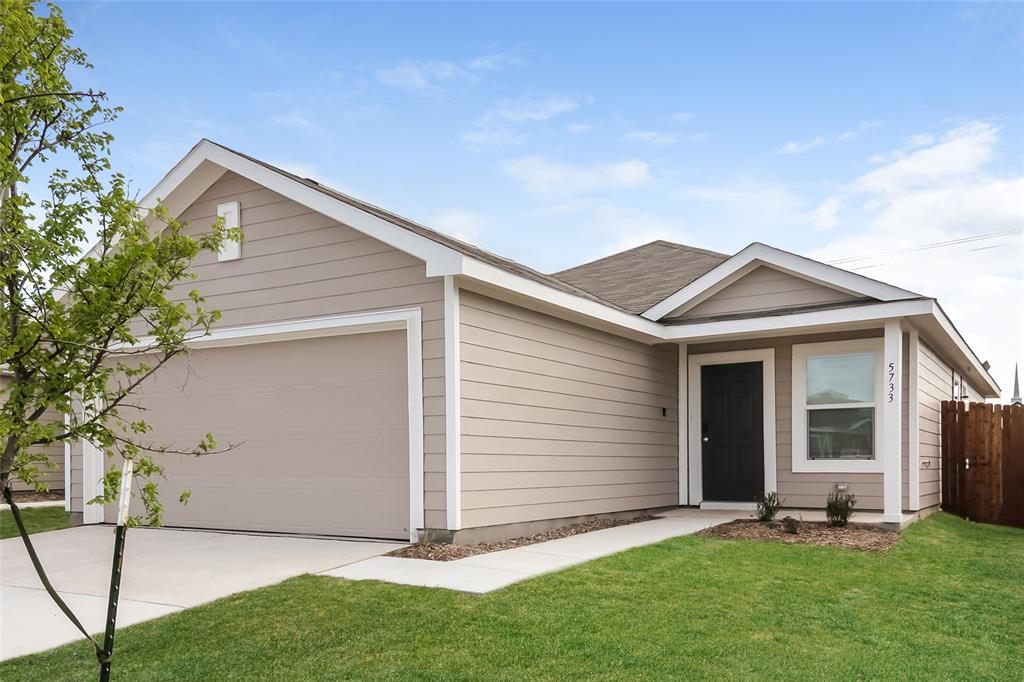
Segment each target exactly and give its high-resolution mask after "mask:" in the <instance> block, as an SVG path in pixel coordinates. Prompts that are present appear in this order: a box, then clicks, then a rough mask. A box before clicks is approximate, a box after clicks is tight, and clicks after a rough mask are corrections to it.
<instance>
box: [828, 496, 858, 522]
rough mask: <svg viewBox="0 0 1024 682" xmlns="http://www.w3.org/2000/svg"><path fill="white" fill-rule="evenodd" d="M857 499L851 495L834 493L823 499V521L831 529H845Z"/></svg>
mask: <svg viewBox="0 0 1024 682" xmlns="http://www.w3.org/2000/svg"><path fill="white" fill-rule="evenodd" d="M856 504H857V498H856V497H855V496H854V495H853V494H852V493H847V492H843V491H839V490H837V491H835V492H831V493H829V494H828V497H827V498H825V520H826V521H827V522H828V525H830V526H832V527H833V528H845V527H846V525H847V524H848V523H849V522H850V517H851V516H853V507H854V506H855V505H856Z"/></svg>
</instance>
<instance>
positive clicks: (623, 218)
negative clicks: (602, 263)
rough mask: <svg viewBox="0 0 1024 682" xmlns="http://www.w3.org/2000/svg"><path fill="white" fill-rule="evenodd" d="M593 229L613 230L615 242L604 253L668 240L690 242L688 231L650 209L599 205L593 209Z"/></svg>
mask: <svg viewBox="0 0 1024 682" xmlns="http://www.w3.org/2000/svg"><path fill="white" fill-rule="evenodd" d="M588 222H591V223H592V225H591V227H592V228H593V229H596V230H597V231H599V232H603V233H609V234H611V235H613V236H612V238H611V241H609V242H608V243H607V244H605V245H604V247H603V249H602V254H601V255H604V256H608V255H611V254H613V253H619V252H620V251H625V250H626V249H632V248H633V247H635V246H641V245H643V244H649V243H650V242H653V241H657V240H659V239H664V240H666V241H670V242H677V243H686V242H687V241H688V239H687V237H686V234H685V233H684V232H683V231H682V230H681V229H679V227H678V226H676V225H673V224H671V223H669V222H667V221H665V220H663V219H662V218H660V217H658V216H656V215H654V214H651V213H648V212H646V211H637V210H631V209H626V208H619V207H611V206H599V207H596V208H595V209H594V210H593V211H592V217H591V219H590V221H588Z"/></svg>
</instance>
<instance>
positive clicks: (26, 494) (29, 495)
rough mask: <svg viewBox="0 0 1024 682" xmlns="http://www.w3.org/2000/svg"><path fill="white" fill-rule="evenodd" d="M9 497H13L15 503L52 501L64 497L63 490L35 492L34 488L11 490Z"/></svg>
mask: <svg viewBox="0 0 1024 682" xmlns="http://www.w3.org/2000/svg"><path fill="white" fill-rule="evenodd" d="M11 497H13V498H14V502H15V504H20V503H22V502H53V501H57V500H63V499H64V493H63V492H59V493H58V492H53V491H52V490H51V491H47V492H45V493H37V492H36V491H34V490H21V491H18V490H12V491H11Z"/></svg>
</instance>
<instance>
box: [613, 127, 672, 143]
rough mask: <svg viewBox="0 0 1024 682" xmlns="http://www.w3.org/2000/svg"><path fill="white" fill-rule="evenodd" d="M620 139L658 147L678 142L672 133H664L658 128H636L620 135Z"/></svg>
mask: <svg viewBox="0 0 1024 682" xmlns="http://www.w3.org/2000/svg"><path fill="white" fill-rule="evenodd" d="M622 139H623V140H626V141H627V142H645V143H647V144H653V145H657V146H659V147H667V146H670V145H673V144H675V143H676V142H678V139H677V138H676V136H675V135H673V134H672V133H664V132H661V131H658V130H637V131H634V132H631V133H626V134H625V135H623V136H622Z"/></svg>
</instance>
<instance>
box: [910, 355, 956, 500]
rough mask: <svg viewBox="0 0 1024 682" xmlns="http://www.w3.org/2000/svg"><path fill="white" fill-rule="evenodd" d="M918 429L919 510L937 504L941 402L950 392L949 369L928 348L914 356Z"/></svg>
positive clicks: (950, 372)
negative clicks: (915, 363)
mask: <svg viewBox="0 0 1024 682" xmlns="http://www.w3.org/2000/svg"><path fill="white" fill-rule="evenodd" d="M917 360H918V364H917V372H918V374H917V400H918V419H919V424H918V429H919V431H920V442H921V444H920V447H919V448H918V452H919V453H920V462H921V464H920V466H921V508H922V509H927V508H928V507H933V506H935V505H937V504H938V503H939V497H940V491H941V472H942V466H941V460H940V456H941V453H942V450H941V445H942V440H941V439H942V430H941V428H942V419H941V415H942V411H941V410H942V401H943V400H949V399H950V395H951V393H952V390H953V386H952V381H953V380H952V369H950V367H949V365H947V364H946V363H945V362H943V361H942V359H941V358H939V356H938V354H937V353H936V352H935V351H934V350H932V349H931V347H930V346H928V344H926V343H924V342H923V341H922V342H921V344H920V346H919V350H918V355H917Z"/></svg>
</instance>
